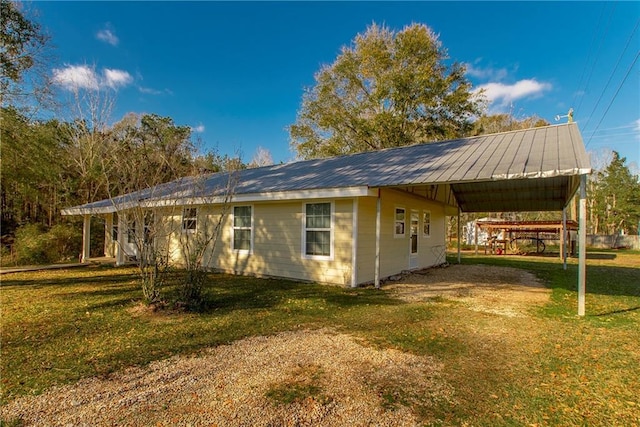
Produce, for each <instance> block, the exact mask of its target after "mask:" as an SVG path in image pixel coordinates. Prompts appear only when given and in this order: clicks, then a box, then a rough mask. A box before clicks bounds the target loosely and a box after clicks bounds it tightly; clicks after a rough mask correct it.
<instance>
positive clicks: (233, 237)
mask: <svg viewBox="0 0 640 427" xmlns="http://www.w3.org/2000/svg"><path fill="white" fill-rule="evenodd" d="M236 208H249V209H251V225H250V226H249V227H239V226H236ZM253 212H254V211H253V205H237V206H234V207H233V210H232V214H231V250H232V251H234V252H238V253H248V254H252V253H253ZM236 230H249V236H250V237H249V241H250V243H249V249H236V247H235V244H236Z"/></svg>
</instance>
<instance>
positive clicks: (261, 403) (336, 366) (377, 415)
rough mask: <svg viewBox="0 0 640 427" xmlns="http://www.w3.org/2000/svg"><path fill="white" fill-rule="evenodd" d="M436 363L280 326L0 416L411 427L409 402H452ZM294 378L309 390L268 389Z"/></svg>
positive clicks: (16, 405) (40, 420) (22, 402)
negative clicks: (285, 395)
mask: <svg viewBox="0 0 640 427" xmlns="http://www.w3.org/2000/svg"><path fill="white" fill-rule="evenodd" d="M442 368H443V365H442V363H440V362H438V361H436V360H435V359H434V358H431V357H419V356H415V355H411V354H408V353H403V352H400V351H397V350H392V349H382V350H381V349H375V348H371V347H368V346H366V345H364V344H363V343H361V342H358V341H357V340H356V339H354V338H353V337H351V336H349V335H346V334H341V333H337V332H335V331H332V330H327V329H323V330H306V331H295V332H284V333H280V334H278V335H275V336H270V337H252V338H247V339H244V340H241V341H237V342H235V343H233V344H231V345H222V346H218V347H215V348H211V349H208V350H205V351H204V352H202V354H200V355H198V356H197V357H173V358H170V359H167V360H162V361H158V362H154V363H151V364H150V365H148V366H147V367H145V368H131V369H127V370H124V371H122V372H118V373H115V374H113V375H110V376H109V377H107V378H90V379H86V380H82V381H80V382H78V383H76V384H73V385H68V386H62V387H54V388H52V389H51V390H49V391H48V392H45V393H44V394H42V395H39V396H30V397H23V398H19V399H17V400H15V401H13V402H11V403H9V404H8V405H6V406H4V407H2V408H1V409H0V415H1V417H2V419H4V420H15V419H20V420H22V421H23V423H24V424H23V425H26V426H36V425H37V426H43V425H63V426H112V425H118V426H148V425H157V426H168V425H172V426H187V425H191V426H201V425H214V426H215V425H219V426H311V425H313V426H336V425H348V426H370V425H375V426H413V425H418V421H417V419H416V417H415V414H414V413H413V412H412V411H411V409H410V407H411V406H412V405H419V406H422V407H423V408H424V407H430V406H433V405H435V404H438V403H442V402H447V403H453V402H454V398H453V389H452V387H451V386H450V385H448V384H447V383H446V381H445V380H444V379H443V377H442V375H441V371H442ZM301 384H302V385H307V386H309V385H312V386H313V387H314V388H313V392H312V393H308V395H305V394H304V393H302V394H300V393H299V394H298V395H297V397H296V398H295V399H293V401H290V402H288V403H287V402H283V401H282V400H281V399H280V400H279V399H274V398H273V397H272V396H271V395H269V392H270V391H273V390H295V387H296V385H301ZM303 390H304V389H303ZM270 396H271V397H270ZM398 402H401V403H398Z"/></svg>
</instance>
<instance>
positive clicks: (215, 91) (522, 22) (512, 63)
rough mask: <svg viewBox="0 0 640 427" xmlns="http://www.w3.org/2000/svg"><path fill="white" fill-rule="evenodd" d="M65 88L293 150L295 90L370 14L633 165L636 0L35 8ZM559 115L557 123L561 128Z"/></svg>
mask: <svg viewBox="0 0 640 427" xmlns="http://www.w3.org/2000/svg"><path fill="white" fill-rule="evenodd" d="M33 6H34V7H35V9H36V10H37V11H38V13H39V15H38V17H37V18H36V19H37V20H38V22H40V23H41V25H42V26H43V27H44V29H45V30H46V31H47V32H48V33H49V35H50V36H51V38H52V43H53V45H54V55H55V60H54V62H52V63H51V64H50V65H51V66H50V68H51V73H52V76H53V77H54V80H55V81H56V82H57V88H58V92H59V94H60V96H65V92H66V91H67V88H68V87H69V85H71V84H83V85H86V86H93V87H111V88H112V89H114V90H116V92H117V102H116V107H115V109H114V111H113V113H112V120H113V121H116V120H118V119H120V118H121V117H122V116H123V115H124V114H125V113H127V112H137V113H155V114H159V115H161V116H170V117H172V118H173V119H174V121H175V122H176V123H177V124H179V125H188V126H191V127H192V129H193V130H194V134H195V135H197V136H198V137H199V138H200V139H201V141H202V144H203V147H202V148H203V149H205V150H206V149H211V148H213V149H217V150H218V151H219V152H220V153H221V154H230V155H233V154H234V153H235V152H237V151H240V152H241V153H242V157H243V160H245V161H249V160H251V158H252V157H253V155H254V153H255V151H256V148H257V147H258V146H262V147H264V148H267V149H268V150H269V151H270V152H271V154H272V156H273V159H274V160H275V161H276V162H280V161H289V160H292V159H293V158H294V157H295V153H293V152H292V151H291V150H290V147H289V136H288V132H287V129H286V128H287V126H289V125H290V124H292V123H293V122H294V121H295V118H296V113H297V110H298V108H299V106H300V101H301V98H302V93H303V89H304V87H306V86H312V85H313V83H314V79H313V76H314V73H315V72H316V71H317V70H318V69H319V68H320V67H321V65H322V64H329V63H331V62H333V61H334V60H335V58H336V57H337V55H338V54H339V52H340V48H341V47H342V46H343V45H348V44H350V43H351V41H352V40H353V38H354V37H355V35H356V34H357V33H359V32H363V31H365V29H366V27H367V26H368V25H370V24H371V23H372V22H376V23H378V24H385V25H387V26H388V27H390V28H391V29H395V30H400V29H402V28H403V27H404V26H405V25H409V24H411V23H413V22H419V23H424V24H427V25H428V26H429V27H431V28H432V29H433V30H434V32H435V33H437V34H439V37H440V40H441V42H442V44H443V46H444V47H445V48H446V49H447V50H448V53H449V57H450V58H451V60H454V61H458V62H463V63H465V64H467V66H468V70H467V77H468V78H469V79H470V80H471V81H472V83H473V84H474V87H483V88H485V89H486V94H487V96H488V97H489V99H490V101H491V103H490V106H489V110H490V112H508V111H510V112H512V113H513V114H514V115H515V116H516V117H524V116H529V115H534V114H535V115H538V116H540V117H542V118H544V119H546V120H548V121H550V122H552V123H558V122H556V121H555V120H554V117H555V116H556V115H563V114H566V113H567V111H568V110H569V108H570V107H573V108H574V110H575V114H574V118H575V120H576V121H577V122H578V124H579V127H580V129H581V131H582V134H583V138H584V141H585V144H587V150H588V151H590V152H593V153H595V155H596V157H603V154H602V153H603V152H606V151H608V150H611V149H613V150H616V151H618V152H619V153H620V154H621V155H622V156H625V157H627V160H628V162H629V163H631V162H635V165H633V168H634V170H637V165H638V164H640V61H639V60H638V52H639V51H640V29H639V28H638V23H639V22H640V3H638V2H619V3H612V2H605V3H600V2H584V3H583V2H565V3H555V2H513V3H512V2H490V3H485V2H464V3H463V2H408V3H404V2H393V3H387V2H354V3H346V2H282V3H272V2H257V3H254V2H221V3H219V2H35V3H34V4H33ZM564 121H566V119H561V121H560V122H564Z"/></svg>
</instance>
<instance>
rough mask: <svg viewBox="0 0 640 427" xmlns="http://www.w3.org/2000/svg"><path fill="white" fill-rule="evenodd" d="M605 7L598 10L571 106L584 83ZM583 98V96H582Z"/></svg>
mask: <svg viewBox="0 0 640 427" xmlns="http://www.w3.org/2000/svg"><path fill="white" fill-rule="evenodd" d="M605 7H606V3H603V4H602V10H600V17H599V18H598V25H597V26H596V30H595V31H594V32H593V37H591V44H590V45H589V54H588V55H587V60H586V61H585V63H584V67H582V75H581V76H580V80H579V83H578V87H577V89H576V92H575V93H574V95H573V101H572V102H571V104H572V105H576V98H577V97H578V93H579V92H580V88H581V87H582V82H583V81H584V75H585V73H586V72H587V66H588V65H589V62H591V54H592V53H593V46H594V45H595V44H596V36H597V35H598V33H599V32H600V25H601V24H602V17H603V16H604V10H605ZM582 96H584V94H583V95H582Z"/></svg>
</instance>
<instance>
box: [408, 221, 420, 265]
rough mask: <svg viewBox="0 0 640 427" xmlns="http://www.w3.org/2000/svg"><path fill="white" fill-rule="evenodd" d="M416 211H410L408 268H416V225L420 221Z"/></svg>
mask: <svg viewBox="0 0 640 427" xmlns="http://www.w3.org/2000/svg"><path fill="white" fill-rule="evenodd" d="M419 218H420V217H419V215H418V211H414V210H412V211H411V226H410V227H409V269H414V268H418V225H419V222H420V219H419Z"/></svg>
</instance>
